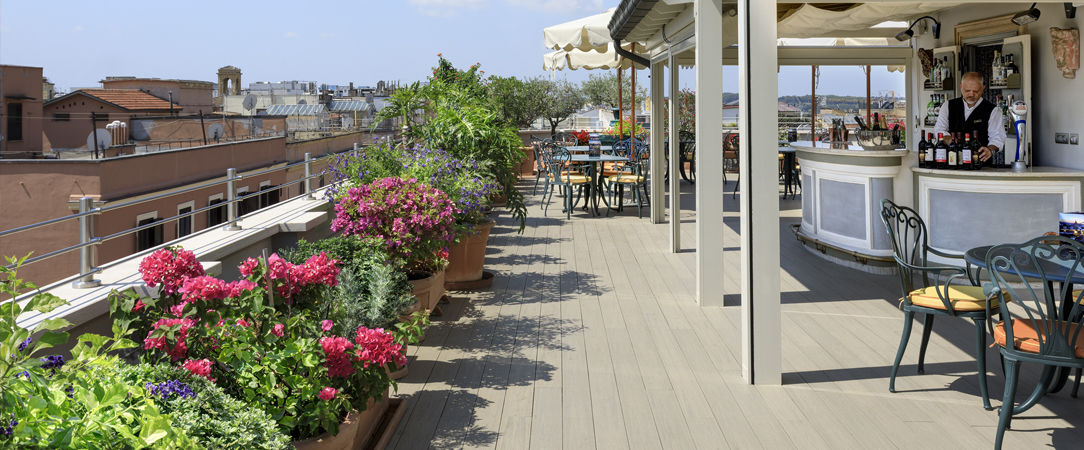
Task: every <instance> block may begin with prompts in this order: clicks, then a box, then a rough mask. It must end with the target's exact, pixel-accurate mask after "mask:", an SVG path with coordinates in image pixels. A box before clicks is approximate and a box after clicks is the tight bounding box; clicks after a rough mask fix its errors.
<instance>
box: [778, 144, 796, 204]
mask: <svg viewBox="0 0 1084 450" xmlns="http://www.w3.org/2000/svg"><path fill="white" fill-rule="evenodd" d="M779 154H780V155H783V198H787V194H790V198H794V197H795V196H796V195H798V190H797V189H794V184H795V181H797V180H795V178H794V171H795V167H797V166H798V158H797V156H796V155H795V150H794V148H792V147H779Z"/></svg>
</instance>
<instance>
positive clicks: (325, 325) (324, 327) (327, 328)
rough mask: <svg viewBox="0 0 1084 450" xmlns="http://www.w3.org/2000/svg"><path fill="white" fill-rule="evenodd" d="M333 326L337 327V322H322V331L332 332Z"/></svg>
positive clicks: (329, 320) (328, 320)
mask: <svg viewBox="0 0 1084 450" xmlns="http://www.w3.org/2000/svg"><path fill="white" fill-rule="evenodd" d="M333 326H335V322H332V321H331V319H324V321H323V322H320V329H321V330H323V331H325V332H327V331H330V330H331V327H333Z"/></svg>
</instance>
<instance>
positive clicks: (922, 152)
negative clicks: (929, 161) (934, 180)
mask: <svg viewBox="0 0 1084 450" xmlns="http://www.w3.org/2000/svg"><path fill="white" fill-rule="evenodd" d="M924 134H926V133H924V132H920V133H919V136H922V135H924ZM929 148H930V145H929V144H928V143H926V140H925V139H922V138H919V139H918V167H919V168H921V169H925V168H926V153H927V152H926V151H927V150H929Z"/></svg>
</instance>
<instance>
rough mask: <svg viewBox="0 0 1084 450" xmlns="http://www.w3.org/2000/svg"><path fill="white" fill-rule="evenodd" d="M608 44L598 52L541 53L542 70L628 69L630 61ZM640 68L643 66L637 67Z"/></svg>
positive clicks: (566, 51)
mask: <svg viewBox="0 0 1084 450" xmlns="http://www.w3.org/2000/svg"><path fill="white" fill-rule="evenodd" d="M607 45H608V50H607V51H605V52H603V53H599V52H596V51H594V50H592V51H587V52H585V51H583V50H576V49H572V50H554V51H552V52H549V53H546V54H545V55H542V70H564V69H569V70H577V69H587V70H594V69H617V68H618V67H620V68H622V69H628V68H629V67H631V66H632V61H630V60H628V59H624V58H621V57H620V56H619V55H618V54H617V52H615V51H614V50H613V43H612V42H611V43H610V44H607ZM638 68H640V69H642V68H643V67H638Z"/></svg>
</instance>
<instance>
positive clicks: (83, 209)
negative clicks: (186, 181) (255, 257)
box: [0, 142, 359, 288]
mask: <svg viewBox="0 0 1084 450" xmlns="http://www.w3.org/2000/svg"><path fill="white" fill-rule="evenodd" d="M358 149H359V146H358V143H356V142H355V143H354V147H353V149H352V150H346V151H343V152H337V153H332V154H328V155H325V156H323V157H320V158H313V157H312V154H311V153H305V159H304V160H303V161H299V162H296V163H293V164H287V165H285V166H281V167H273V168H270V169H266V170H261V171H258V172H252V173H248V174H246V175H244V177H242V176H239V175H238V174H237V169H234V168H229V169H226V179H225V180H222V181H213V182H209V183H203V184H199V185H196V186H191V187H188V188H185V189H181V190H177V191H170V192H168V193H163V194H158V195H152V196H148V197H144V198H139V199H136V200H131V201H127V202H121V203H116V204H113V205H109V206H106V207H95V206H94V199H93V198H91V197H82V198H80V199H79V212H78V213H76V214H73V215H70V216H64V217H58V218H54V219H49V220H44V221H41V222H37V223H32V224H29V225H24V226H21V227H16V228H12V229H8V230H3V231H0V237H4V236H8V235H12V234H16V233H20V232H23V231H28V230H33V229H36V228H40V227H44V226H49V225H54V224H57V223H61V222H65V221H68V220H78V221H79V243H78V244H74V245H70V246H67V247H64V248H61V249H58V250H54V251H51V252H48V253H44V254H41V255H38V256H34V257H32V258H28V259H27V260H26V261H24V262H23V265H27V264H33V263H36V262H39V261H44V260H46V259H49V258H53V257H55V256H58V255H62V254H65V253H68V252H72V251H75V250H79V273H78V274H76V275H73V276H69V277H67V278H64V279H61V280H59V281H56V282H53V283H64V282H67V281H72V280H74V282H73V283H72V286H73V287H75V288H92V287H96V286H99V285H100V284H101V282H100V281H98V280H96V279H95V278H94V274H95V273H97V272H100V271H101V268H100V267H97V266H95V265H94V259H93V255H94V247H96V246H99V245H101V244H102V243H104V242H107V241H110V240H113V239H116V238H119V237H123V236H127V235H131V234H134V233H138V232H140V231H143V230H147V229H150V228H154V227H157V226H162V225H165V224H167V223H172V222H177V221H179V220H181V219H182V218H186V217H193V216H195V215H196V214H200V213H203V212H207V211H210V210H213V209H217V208H221V207H223V206H225V207H226V221H225V222H223V223H221V225H223V226H222V229H224V230H227V231H237V230H241V226H240V224H239V223H238V219H239V217H238V204H239V202H242V201H244V200H247V199H251V198H255V197H257V196H260V195H265V194H268V191H267V190H257V191H256V192H252V193H245V194H241V195H239V194H238V193H237V181H238V180H241V179H242V178H252V177H256V176H260V175H265V174H268V173H272V172H279V171H288V170H289V169H292V168H296V167H303V168H304V175H303V176H302V177H301V178H298V179H296V180H292V181H288V182H285V183H283V184H281V185H278V186H275V188H276V189H281V188H287V187H290V186H293V185H295V184H300V185H301V192H300V193H299V195H298V197H300V196H305V197H306V198H308V199H312V198H313V196H312V193H313V189H312V179H313V178H316V177H318V176H321V175H322V174H323V172H320V173H317V174H313V170H312V164H313V163H314V162H317V161H321V160H325V159H332V158H335V157H337V156H339V155H341V154H342V153H346V152H350V151H354V152H356V151H358ZM222 184H225V185H226V199H225V200H223V201H222V202H221V203H214V204H210V205H207V206H205V207H203V208H199V209H195V210H192V211H189V212H186V213H182V214H177V215H175V216H172V217H168V218H165V219H159V220H155V221H154V222H151V223H148V224H143V225H139V226H136V227H133V228H128V229H125V230H121V231H118V232H116V233H113V234H109V235H106V236H95V235H94V229H93V220H92V218H93V216H100V215H101V214H102V213H105V212H108V211H113V210H117V209H120V208H125V207H128V206H132V205H138V204H141V203H146V202H150V201H154V200H159V199H162V198H167V197H173V196H176V195H179V194H184V193H187V192H192V191H196V190H199V189H204V188H207V187H212V186H218V185H222ZM270 206H272V205H266V206H264V207H262V208H257V209H256V210H253V211H251V212H249V213H253V212H256V211H260V210H262V209H264V208H266V207H270ZM217 225H218V224H216V226H217ZM211 228H212V226H208V227H207V229H211ZM178 238H180V236H179V237H178ZM135 253H138V251H137V252H135ZM122 259H123V258H122ZM6 267H7V268H13V267H14V264H11V265H8V266H6Z"/></svg>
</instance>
